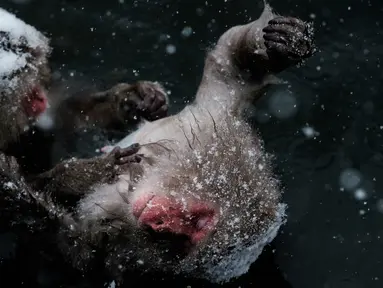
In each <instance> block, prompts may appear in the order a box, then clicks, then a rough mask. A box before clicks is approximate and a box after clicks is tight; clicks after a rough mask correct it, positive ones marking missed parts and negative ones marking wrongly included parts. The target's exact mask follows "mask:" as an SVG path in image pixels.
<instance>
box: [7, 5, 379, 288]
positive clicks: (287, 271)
mask: <svg viewBox="0 0 383 288" xmlns="http://www.w3.org/2000/svg"><path fill="white" fill-rule="evenodd" d="M121 2H123V3H121ZM269 2H270V4H271V5H272V6H273V7H274V9H275V10H276V11H277V12H278V13H280V14H285V15H286V14H290V15H293V16H298V17H300V18H302V19H304V20H310V19H312V20H313V21H314V23H315V27H316V40H317V45H318V46H319V48H320V50H321V51H320V53H318V54H317V55H315V56H314V57H313V58H311V59H310V60H309V61H308V62H307V63H306V65H305V66H304V67H302V68H300V69H296V68H293V69H290V70H289V71H288V72H286V73H284V74H283V75H281V76H283V78H284V79H285V80H289V85H285V86H282V87H277V88H276V89H274V90H273V91H271V93H269V95H268V97H266V98H265V99H263V101H262V102H261V103H260V104H259V106H258V107H257V110H255V112H254V115H253V120H254V123H255V125H256V126H257V128H258V129H259V130H260V132H261V134H262V136H263V137H264V139H265V141H266V148H267V150H268V151H270V152H272V153H274V154H275V155H276V171H277V172H278V174H279V175H280V177H281V178H282V181H283V184H284V186H285V194H284V197H285V201H286V202H287V203H288V205H289V209H288V215H289V219H288V223H287V225H286V226H284V227H283V229H282V231H281V233H280V234H279V236H278V237H277V239H276V241H275V248H276V249H275V253H274V258H275V262H276V264H277V265H278V266H279V267H280V271H281V272H282V273H283V275H285V277H286V279H287V281H288V282H289V283H290V284H291V286H292V287H294V288H307V287H312V288H317V287H322V288H332V287H336V288H343V287H347V288H354V287H358V288H361V287H368V288H374V287H382V285H383V274H382V272H383V263H382V261H383V248H382V245H383V238H382V237H383V191H382V188H383V179H382V177H381V175H382V173H383V154H382V153H383V146H382V145H383V139H382V133H383V116H382V112H383V100H382V95H381V86H382V85H381V80H382V76H383V74H382V72H381V67H380V57H381V55H382V53H383V40H381V30H382V25H383V23H382V21H381V19H382V15H383V13H382V9H383V2H381V1H379V0H371V1H367V0H349V1H346V0H344V1H341V0H338V1H334V0H331V1H330V0H315V1H314V0H313V1H309V0H283V1H282V0H274V1H269ZM0 6H1V7H3V8H6V9H9V10H10V11H12V12H14V13H16V14H17V15H18V16H19V17H20V18H21V19H23V20H24V21H26V22H27V23H29V24H31V25H33V26H35V27H36V28H37V29H39V30H41V31H44V32H46V33H47V34H48V35H49V36H50V37H51V38H52V46H53V47H54V53H53V56H52V64H53V66H54V68H55V71H56V72H55V76H56V77H57V78H59V77H63V78H70V77H73V78H77V77H82V78H85V79H87V81H89V82H95V83H98V84H101V85H103V86H105V87H109V86H111V85H113V84H115V83H116V82H117V81H128V82H132V81H135V80H138V79H146V80H158V81H160V82H162V83H163V84H164V85H165V86H166V88H167V89H169V90H170V91H171V94H170V98H171V104H172V106H171V112H172V113H176V112H177V111H179V110H180V109H182V108H183V107H184V105H185V103H186V102H187V101H188V100H190V99H192V98H193V96H194V93H195V91H196V89H197V87H198V84H199V81H200V77H201V73H202V68H203V60H204V55H205V52H206V49H208V48H209V47H211V46H212V45H213V44H214V43H215V41H216V40H217V39H218V37H219V35H220V34H221V33H223V32H224V31H225V29H226V28H228V27H230V26H232V25H235V24H242V23H244V22H247V21H248V20H249V17H251V18H252V19H255V18H257V17H258V16H259V13H260V12H261V9H262V1H261V0H236V1H234V0H227V1H225V0H209V1H205V0H189V1H187V0H174V1H170V0H162V1H161V0H160V1H149V0H145V1H144V0H140V1H132V0H130V1H129V0H125V1H119V0H108V1H106V0H104V1H101V0H100V1H97V0H78V1H75V0H72V1H69V0H68V1H59V0H13V1H7V0H0ZM185 27H191V28H192V31H193V33H192V34H191V35H190V36H189V37H185V36H183V35H182V33H181V31H182V30H183V29H184V28H185ZM168 45H174V47H175V48H176V50H175V53H173V54H169V53H167V52H166V51H167V50H166V48H167V47H168V48H169V46H168ZM170 47H173V46H170ZM71 73H72V74H71ZM71 75H73V76H71ZM280 103H282V104H280ZM306 126H308V127H312V128H313V129H314V130H315V131H316V132H317V133H316V134H315V137H311V138H310V137H307V136H306V135H305V134H304V133H303V131H304V130H302V128H303V127H306ZM342 187H343V188H342ZM344 188H349V189H344ZM354 188H355V189H359V190H358V191H359V192H358V193H359V194H358V195H360V194H361V192H360V191H362V190H363V191H365V195H366V196H367V198H366V199H365V200H358V198H356V197H355V195H354V192H355V189H354ZM250 273H251V272H250ZM253 280H254V281H251V283H256V279H253ZM0 281H1V279H0ZM251 283H250V282H249V283H248V285H246V283H245V284H243V285H242V287H253V284H251ZM0 285H1V284H0ZM1 286H2V285H1ZM10 287H11V286H10ZM254 287H257V285H254ZM280 287H282V286H280ZM286 287H287V286H286Z"/></svg>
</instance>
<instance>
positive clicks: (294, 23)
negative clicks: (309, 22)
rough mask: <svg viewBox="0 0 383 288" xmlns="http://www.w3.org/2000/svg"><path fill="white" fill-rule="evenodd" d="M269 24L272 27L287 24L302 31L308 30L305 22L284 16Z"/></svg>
mask: <svg viewBox="0 0 383 288" xmlns="http://www.w3.org/2000/svg"><path fill="white" fill-rule="evenodd" d="M268 24H270V25H273V24H285V25H291V26H296V27H298V28H299V29H302V31H303V30H305V29H306V24H305V22H303V21H302V20H300V19H297V18H294V17H284V16H279V17H275V18H274V19H272V20H270V21H269V23H268Z"/></svg>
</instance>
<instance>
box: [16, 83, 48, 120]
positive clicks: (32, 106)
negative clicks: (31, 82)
mask: <svg viewBox="0 0 383 288" xmlns="http://www.w3.org/2000/svg"><path fill="white" fill-rule="evenodd" d="M21 103H22V106H23V108H24V111H25V113H26V115H27V116H28V117H31V118H36V117H38V116H39V115H40V114H42V113H43V112H44V111H45V110H46V108H47V103H48V100H47V96H46V93H45V91H44V89H43V88H42V87H41V86H40V85H35V86H33V87H31V88H30V89H28V92H27V93H26V95H25V96H24V97H23V98H22V100H21Z"/></svg>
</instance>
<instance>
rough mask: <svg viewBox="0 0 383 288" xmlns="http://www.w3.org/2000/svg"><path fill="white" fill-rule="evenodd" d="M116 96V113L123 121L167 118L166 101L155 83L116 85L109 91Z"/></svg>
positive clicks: (164, 95)
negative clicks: (118, 113)
mask: <svg viewBox="0 0 383 288" xmlns="http://www.w3.org/2000/svg"><path fill="white" fill-rule="evenodd" d="M111 91H112V92H113V94H114V95H116V96H117V102H118V105H119V108H118V111H119V112H120V113H121V117H122V118H123V119H125V120H133V119H138V118H141V117H143V118H145V119H147V120H149V121H153V120H156V119H160V118H163V117H166V116H167V112H168V103H167V102H168V101H167V96H166V92H165V90H164V88H163V87H162V86H161V85H160V84H158V83H155V82H150V81H140V82H137V83H136V84H135V85H129V84H123V83H122V84H118V85H116V86H115V87H113V88H112V89H111Z"/></svg>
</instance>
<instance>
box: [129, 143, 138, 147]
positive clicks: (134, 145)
mask: <svg viewBox="0 0 383 288" xmlns="http://www.w3.org/2000/svg"><path fill="white" fill-rule="evenodd" d="M130 147H132V148H138V147H140V144H138V143H133V144H132V145H131V146H130Z"/></svg>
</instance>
